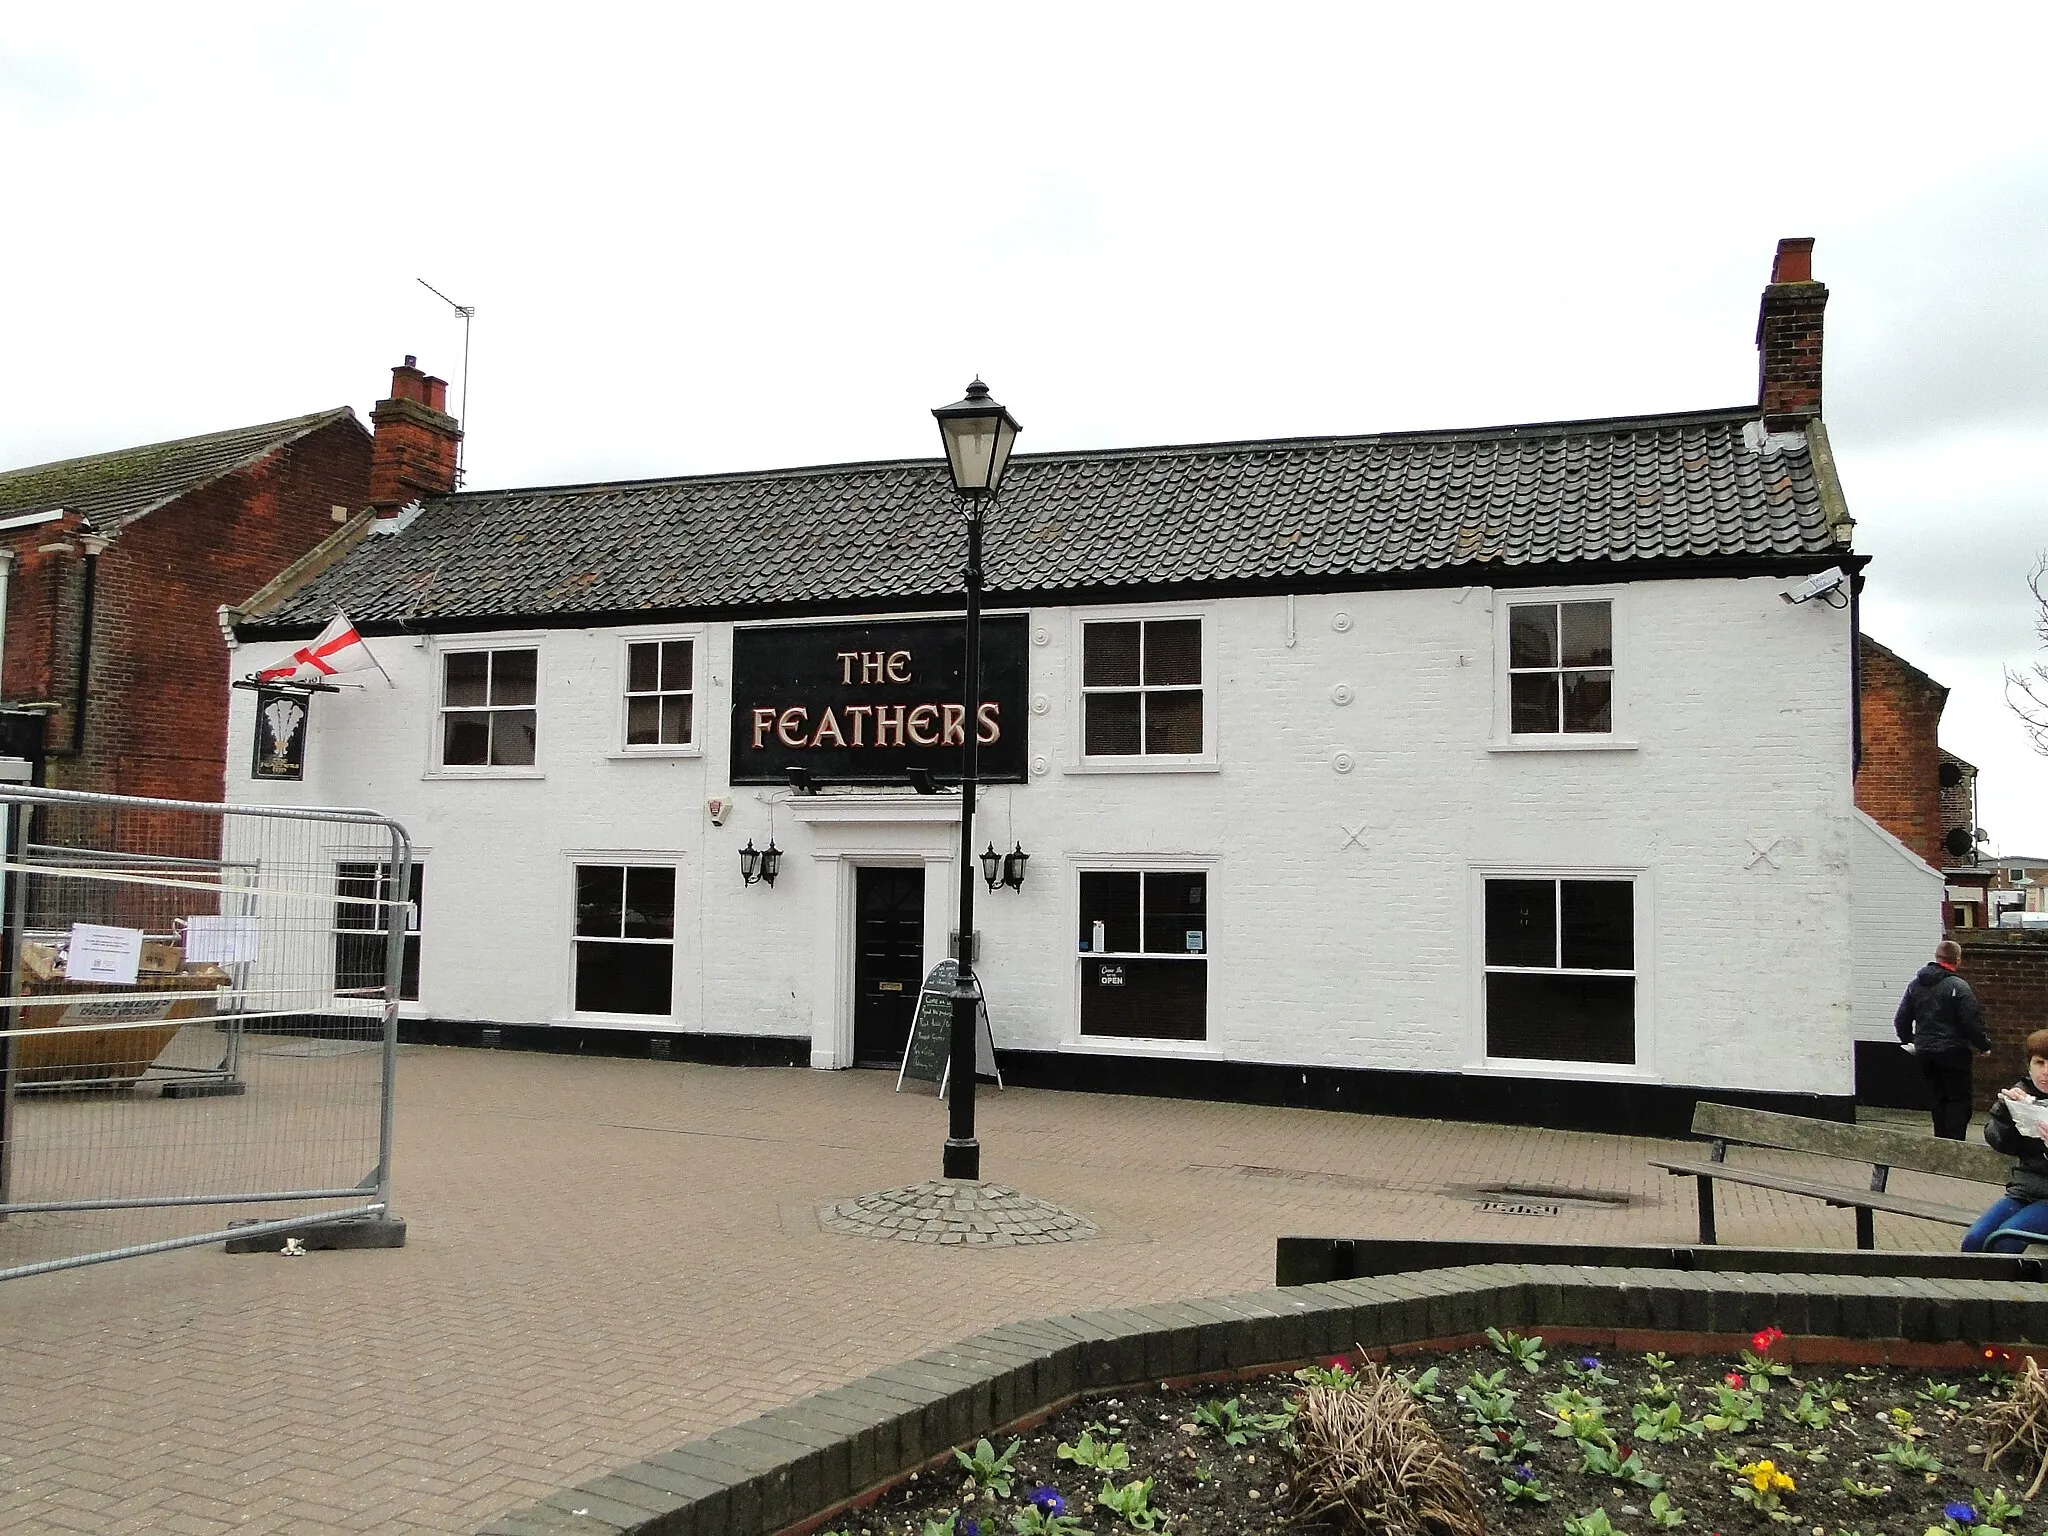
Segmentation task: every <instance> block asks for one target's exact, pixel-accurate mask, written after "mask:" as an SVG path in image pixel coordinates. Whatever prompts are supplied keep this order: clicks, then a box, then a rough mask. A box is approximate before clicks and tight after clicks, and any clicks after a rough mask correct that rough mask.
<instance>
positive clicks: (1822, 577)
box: [1778, 570, 1847, 608]
mask: <svg viewBox="0 0 2048 1536" xmlns="http://www.w3.org/2000/svg"><path fill="white" fill-rule="evenodd" d="M1845 580H1847V578H1846V577H1845V576H1843V575H1842V573H1841V572H1840V571H1839V570H1826V571H1822V572H1821V573H1820V574H1819V575H1818V576H1809V577H1807V578H1806V580H1804V581H1802V582H1801V583H1799V585H1798V586H1796V587H1794V588H1793V589H1792V590H1791V591H1790V592H1780V593H1779V594H1778V596H1779V597H1781V598H1783V599H1784V600H1785V601H1786V602H1788V603H1810V602H1812V601H1813V600H1814V599H1815V598H1816V597H1824V598H1829V599H1830V601H1829V603H1828V606H1829V607H1830V608H1840V607H1841V606H1842V604H1841V603H1838V602H1835V601H1833V600H1832V594H1833V593H1835V592H1838V591H1840V590H1841V586H1842V583H1843V582H1844V581H1845Z"/></svg>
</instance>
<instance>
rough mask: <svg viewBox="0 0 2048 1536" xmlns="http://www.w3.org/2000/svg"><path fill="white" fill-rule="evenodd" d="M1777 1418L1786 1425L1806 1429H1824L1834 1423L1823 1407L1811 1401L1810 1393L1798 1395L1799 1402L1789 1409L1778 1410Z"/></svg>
mask: <svg viewBox="0 0 2048 1536" xmlns="http://www.w3.org/2000/svg"><path fill="white" fill-rule="evenodd" d="M1778 1417H1779V1418H1781V1419H1783V1420H1784V1421H1785V1422H1786V1423H1787V1424H1798V1425H1801V1426H1802V1427H1804V1428H1806V1429H1826V1428H1827V1427H1828V1425H1829V1424H1831V1423H1833V1422H1834V1417H1835V1416H1834V1415H1833V1414H1832V1413H1830V1412H1829V1411H1828V1410H1827V1408H1826V1407H1825V1406H1823V1405H1822V1404H1820V1403H1816V1402H1815V1401H1814V1400H1813V1394H1812V1393H1811V1392H1802V1393H1800V1394H1799V1401H1798V1402H1796V1403H1794V1404H1793V1405H1792V1406H1791V1407H1790V1408H1780V1409H1779V1410H1778Z"/></svg>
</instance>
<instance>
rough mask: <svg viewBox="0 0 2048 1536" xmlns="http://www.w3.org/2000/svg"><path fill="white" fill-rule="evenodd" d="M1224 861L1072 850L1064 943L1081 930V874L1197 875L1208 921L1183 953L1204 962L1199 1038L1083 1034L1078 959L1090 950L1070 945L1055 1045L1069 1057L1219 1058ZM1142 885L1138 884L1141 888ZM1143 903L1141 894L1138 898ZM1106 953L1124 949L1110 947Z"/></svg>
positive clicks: (1143, 954) (1146, 953) (1161, 955)
mask: <svg viewBox="0 0 2048 1536" xmlns="http://www.w3.org/2000/svg"><path fill="white" fill-rule="evenodd" d="M1223 866H1224V861H1223V859H1222V858H1221V857H1220V856H1218V855H1215V854H1190V853H1187V852H1180V853H1175V854H1146V853H1087V854H1075V855H1072V856H1070V857H1069V858H1068V860H1067V897H1066V912H1065V928H1064V930H1063V931H1064V932H1065V933H1066V934H1067V935H1068V938H1067V940H1066V942H1067V943H1068V944H1069V945H1072V944H1073V943H1074V938H1073V936H1074V935H1077V934H1078V933H1079V932H1080V929H1081V876H1082V875H1084V874H1091V875H1092V874H1140V875H1201V876H1203V877H1204V883H1205V888H1204V891H1203V895H1202V901H1203V904H1204V906H1205V908H1206V910H1207V913H1208V919H1207V924H1206V926H1205V927H1204V928H1203V930H1202V953H1201V954H1200V955H1199V956H1198V955H1183V956H1181V957H1180V958H1182V959H1186V960H1189V961H1194V960H1197V959H1199V960H1201V961H1203V963H1205V964H1207V965H1209V967H1210V969H1209V987H1208V997H1207V1003H1206V1005H1205V1008H1204V1012H1203V1018H1202V1030H1203V1035H1204V1038H1202V1039H1200V1040H1155V1039H1152V1038H1150V1037H1149V1036H1145V1035H1086V1034H1083V1033H1082V1032H1081V974H1082V963H1083V962H1084V961H1085V960H1087V959H1088V958H1089V957H1090V955H1091V954H1093V951H1089V950H1082V949H1079V948H1075V949H1074V951H1073V954H1074V960H1073V971H1072V972H1071V975H1070V978H1069V982H1068V995H1067V1007H1068V1012H1067V1019H1066V1027H1065V1030H1064V1031H1063V1038H1062V1039H1061V1041H1060V1044H1059V1049H1060V1050H1061V1051H1064V1052H1067V1053H1070V1054H1073V1055H1083V1056H1088V1055H1093V1056H1163V1057H1181V1058H1194V1059H1197V1060H1203V1061H1221V1060H1222V1059H1223V1054H1224V1053H1223V1047H1222V1045H1221V1044H1220V1043H1219V1042H1218V1041H1217V1038H1216V1029H1215V1025H1216V1017H1217V1007H1216V977H1217V971H1216V968H1215V965H1214V961H1215V959H1216V912H1217V909H1216V888H1217V875H1218V873H1219V871H1221V870H1222V869H1223ZM1142 889H1143V886H1142V885H1141V886H1140V890H1141V891H1142ZM1140 900H1141V901H1142V900H1143V898H1142V896H1141V897H1140ZM1139 921H1140V925H1141V926H1140V929H1139V932H1140V934H1141V935H1142V934H1143V931H1144V930H1143V927H1142V924H1143V918H1142V917H1141V918H1140V919H1139ZM1226 947H1227V946H1226ZM1108 953H1110V954H1120V953H1127V952H1125V951H1117V950H1111V951H1108ZM1130 958H1133V959H1138V958H1144V959H1157V960H1170V959H1173V958H1175V956H1174V955H1172V954H1171V953H1168V952H1165V951H1157V952H1154V951H1150V950H1141V951H1137V952H1135V953H1131V954H1130Z"/></svg>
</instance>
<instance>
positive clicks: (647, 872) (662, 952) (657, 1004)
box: [575, 864, 676, 1018]
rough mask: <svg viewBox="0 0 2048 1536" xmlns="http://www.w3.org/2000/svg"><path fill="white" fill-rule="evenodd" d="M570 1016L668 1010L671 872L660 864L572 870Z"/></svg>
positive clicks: (586, 866) (673, 905)
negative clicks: (573, 975) (572, 1008)
mask: <svg viewBox="0 0 2048 1536" xmlns="http://www.w3.org/2000/svg"><path fill="white" fill-rule="evenodd" d="M575 943H576V953H575V968H576V981H575V987H576V1011H577V1012H578V1013H642V1014H654V1015H658V1016H660V1017H663V1018H666V1017H667V1016H668V1015H669V1013H670V1012H671V1011H672V1009H673V1002H672V999H673V997H674V992H675V954H676V872H675V867H674V866H673V865H661V864H578V865H577V866H576V941H575Z"/></svg>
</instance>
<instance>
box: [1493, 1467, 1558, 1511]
mask: <svg viewBox="0 0 2048 1536" xmlns="http://www.w3.org/2000/svg"><path fill="white" fill-rule="evenodd" d="M1500 1495H1501V1497H1502V1498H1504V1499H1506V1500H1507V1501H1508V1502H1509V1503H1510V1504H1548V1503H1549V1502H1550V1500H1551V1492H1550V1490H1549V1489H1548V1488H1546V1487H1544V1486H1543V1479H1542V1478H1540V1477H1538V1476H1537V1475H1536V1470H1535V1468H1533V1467H1531V1466H1530V1465H1529V1464H1528V1463H1527V1462H1526V1461H1525V1462H1522V1463H1521V1464H1519V1465H1518V1466H1516V1468H1515V1469H1514V1470H1513V1471H1512V1472H1510V1473H1509V1474H1508V1475H1507V1476H1506V1477H1503V1478H1502V1479H1501V1480H1500Z"/></svg>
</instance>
